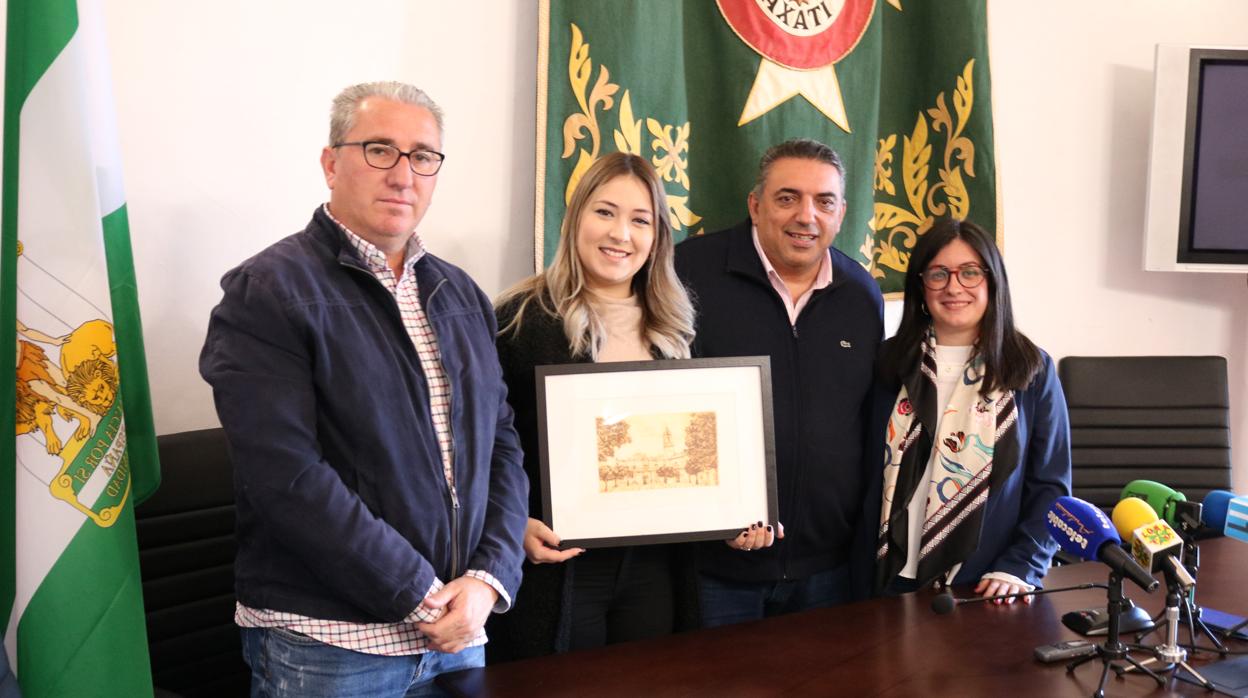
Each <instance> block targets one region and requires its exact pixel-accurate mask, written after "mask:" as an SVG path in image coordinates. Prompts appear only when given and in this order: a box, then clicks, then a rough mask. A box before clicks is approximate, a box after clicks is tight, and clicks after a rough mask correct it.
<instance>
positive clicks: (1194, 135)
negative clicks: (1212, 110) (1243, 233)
mask: <svg viewBox="0 0 1248 698" xmlns="http://www.w3.org/2000/svg"><path fill="white" fill-rule="evenodd" d="M1228 63H1229V64H1235V65H1243V66H1245V67H1246V68H1248V49H1211V48H1193V49H1191V53H1190V58H1189V65H1188V80H1187V118H1186V120H1185V122H1186V123H1185V128H1186V133H1185V134H1184V138H1183V192H1182V200H1181V202H1180V204H1179V249H1178V258H1177V259H1178V261H1179V262H1183V263H1204V264H1248V251H1245V250H1230V249H1221V250H1219V249H1208V248H1196V247H1194V246H1193V245H1192V234H1193V230H1192V220H1193V218H1194V217H1195V213H1196V211H1195V195H1196V179H1197V175H1198V169H1197V165H1198V163H1197V153H1198V152H1199V150H1200V135H1201V134H1200V117H1201V113H1200V104H1201V102H1200V96H1201V93H1202V90H1203V88H1204V68H1205V66H1208V65H1217V64H1228ZM1244 225H1245V226H1246V227H1248V221H1245V223H1244Z"/></svg>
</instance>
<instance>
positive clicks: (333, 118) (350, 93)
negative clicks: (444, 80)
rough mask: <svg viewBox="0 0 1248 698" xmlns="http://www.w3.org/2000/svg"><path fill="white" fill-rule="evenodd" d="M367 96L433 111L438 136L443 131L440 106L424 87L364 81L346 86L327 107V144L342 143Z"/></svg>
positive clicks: (391, 82)
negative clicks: (426, 92)
mask: <svg viewBox="0 0 1248 698" xmlns="http://www.w3.org/2000/svg"><path fill="white" fill-rule="evenodd" d="M369 97H378V98H380V99H388V100H390V101H392V102H399V103H401V104H411V105H415V106H417V107H424V108H425V109H428V110H429V113H431V114H433V120H434V121H435V122H437V124H438V135H441V134H442V108H441V107H439V106H438V105H437V103H435V102H434V101H433V100H432V99H430V98H429V95H427V94H425V92H424V90H421V89H420V88H418V87H414V86H412V85H409V84H407V83H405V82H396V81H394V80H387V81H383V82H363V83H360V84H359V85H352V86H350V87H348V88H346V89H345V90H343V91H342V92H339V93H338V96H337V97H334V102H333V105H332V106H331V107H330V109H329V144H330V145H333V144H335V143H341V142H342V139H343V138H345V137H346V136H347V132H348V131H350V130H351V128H352V127H354V126H355V114H356V111H358V110H359V107H360V102H363V101H364V100H365V99H368V98H369Z"/></svg>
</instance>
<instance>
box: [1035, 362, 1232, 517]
mask: <svg viewBox="0 0 1248 698" xmlns="http://www.w3.org/2000/svg"><path fill="white" fill-rule="evenodd" d="M1058 374H1059V376H1060V377H1061V381H1062V389H1063V390H1064V391H1065V392H1066V402H1067V405H1068V406H1069V408H1070V433H1071V455H1072V459H1073V463H1074V472H1073V489H1074V494H1075V496H1076V497H1079V498H1081V499H1086V500H1087V501H1089V502H1091V503H1093V504H1095V505H1097V506H1099V507H1102V508H1104V509H1105V510H1106V511H1108V510H1110V509H1112V508H1113V506H1114V505H1115V504H1116V503H1117V502H1118V496H1119V494H1120V493H1121V491H1122V488H1123V486H1124V485H1126V484H1127V483H1128V482H1130V481H1132V480H1137V479H1147V480H1156V481H1157V482H1160V483H1163V484H1165V485H1169V486H1170V487H1173V488H1174V489H1176V490H1179V491H1180V492H1182V493H1183V494H1185V495H1186V496H1187V498H1188V499H1189V500H1193V501H1200V500H1201V499H1203V498H1204V496H1205V495H1206V494H1208V492H1209V491H1210V490H1214V489H1226V488H1229V487H1230V485H1231V432H1230V418H1229V409H1230V407H1229V406H1230V398H1229V394H1228V391H1227V379H1226V359H1225V358H1223V357H1221V356H1130V357H1127V356H1068V357H1066V358H1064V359H1062V360H1061V362H1060V364H1059V367H1058Z"/></svg>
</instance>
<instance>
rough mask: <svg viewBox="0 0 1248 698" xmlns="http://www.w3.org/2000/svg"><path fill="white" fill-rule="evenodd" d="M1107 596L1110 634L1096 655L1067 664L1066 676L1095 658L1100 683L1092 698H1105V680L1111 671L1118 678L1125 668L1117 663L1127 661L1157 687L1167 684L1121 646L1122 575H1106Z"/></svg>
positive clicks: (1124, 646) (1099, 646)
mask: <svg viewBox="0 0 1248 698" xmlns="http://www.w3.org/2000/svg"><path fill="white" fill-rule="evenodd" d="M1108 594H1109V606H1108V611H1109V634H1108V635H1106V636H1105V643H1104V644H1101V645H1097V646H1096V654H1090V655H1088V656H1086V657H1083V658H1082V659H1076V660H1075V661H1073V662H1071V663H1070V664H1067V665H1066V673H1068V674H1073V673H1074V671H1075V669H1077V668H1079V667H1080V666H1082V665H1083V664H1084V663H1086V662H1090V661H1092V660H1094V659H1099V660H1101V681H1100V683H1099V684H1098V685H1097V688H1096V692H1095V693H1093V694H1092V698H1105V680H1106V679H1108V678H1109V670H1110V669H1113V670H1114V671H1115V672H1117V673H1118V674H1119V675H1121V674H1122V673H1123V672H1124V671H1126V670H1127V668H1128V667H1126V666H1124V665H1122V664H1121V663H1119V662H1120V661H1126V662H1127V663H1129V664H1130V665H1131V666H1133V667H1135V668H1137V669H1139V670H1140V671H1142V672H1144V673H1145V674H1148V675H1149V676H1151V677H1153V680H1155V681H1156V682H1157V685H1159V686H1164V685H1166V682H1165V681H1163V680H1162V679H1161V677H1160V676H1158V675H1157V674H1154V673H1153V671H1152V670H1151V669H1149V668H1148V667H1146V666H1144V665H1143V664H1141V663H1140V662H1139V661H1138V660H1136V659H1135V657H1132V656H1131V650H1130V649H1129V648H1128V647H1127V646H1126V645H1124V644H1123V643H1122V638H1121V637H1119V632H1118V631H1119V628H1118V621H1119V620H1120V618H1121V616H1122V609H1123V608H1124V607H1125V606H1126V603H1125V599H1124V597H1123V595H1122V573H1121V572H1119V571H1117V570H1114V571H1112V572H1110V573H1109V592H1108Z"/></svg>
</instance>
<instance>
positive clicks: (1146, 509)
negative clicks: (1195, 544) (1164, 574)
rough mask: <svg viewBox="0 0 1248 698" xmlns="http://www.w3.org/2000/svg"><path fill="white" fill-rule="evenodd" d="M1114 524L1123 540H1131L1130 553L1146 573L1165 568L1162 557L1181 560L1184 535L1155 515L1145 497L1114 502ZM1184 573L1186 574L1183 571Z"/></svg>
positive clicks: (1112, 514)
mask: <svg viewBox="0 0 1248 698" xmlns="http://www.w3.org/2000/svg"><path fill="white" fill-rule="evenodd" d="M1110 518H1111V519H1113V522H1114V527H1115V528H1117V529H1118V534H1119V535H1120V536H1122V538H1123V540H1127V541H1130V543H1131V556H1132V557H1134V558H1135V561H1136V562H1138V563H1140V566H1141V567H1143V568H1144V569H1146V570H1148V571H1149V573H1156V572H1161V571H1163V570H1165V569H1166V563H1165V559H1166V558H1167V557H1173V558H1176V562H1182V560H1183V539H1182V538H1181V537H1180V536H1179V533H1178V531H1175V530H1174V529H1173V528H1171V527H1170V524H1168V523H1166V522H1165V521H1162V520H1161V519H1160V518H1158V517H1157V512H1156V511H1154V510H1153V508H1152V507H1150V506H1149V505H1148V504H1147V503H1146V502H1145V501H1144V500H1142V499H1139V498H1138V497H1127V498H1126V499H1123V500H1122V501H1120V502H1118V504H1116V505H1115V506H1114V511H1113V513H1111V514H1110ZM1183 576H1188V575H1187V573H1186V571H1184V572H1183Z"/></svg>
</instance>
